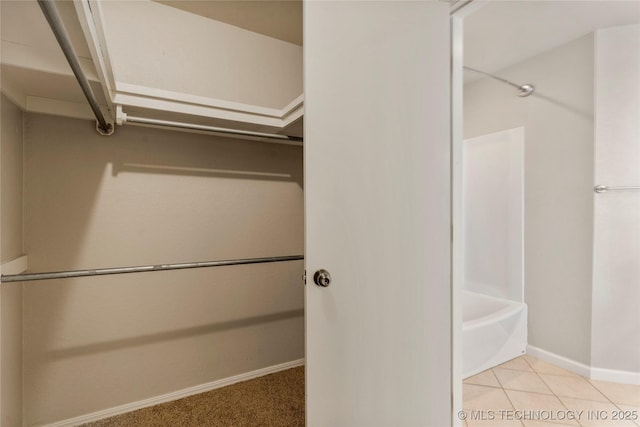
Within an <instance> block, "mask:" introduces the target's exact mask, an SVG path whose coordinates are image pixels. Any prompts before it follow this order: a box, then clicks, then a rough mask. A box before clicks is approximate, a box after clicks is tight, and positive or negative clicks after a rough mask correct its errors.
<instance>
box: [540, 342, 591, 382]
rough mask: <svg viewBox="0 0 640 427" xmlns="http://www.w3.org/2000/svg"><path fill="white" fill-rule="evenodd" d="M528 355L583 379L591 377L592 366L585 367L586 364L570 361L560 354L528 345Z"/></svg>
mask: <svg viewBox="0 0 640 427" xmlns="http://www.w3.org/2000/svg"><path fill="white" fill-rule="evenodd" d="M527 354H530V355H531V356H535V357H537V358H538V359H542V360H544V361H545V362H549V363H553V364H554V365H556V366H559V367H560V368H562V369H566V370H567V371H571V372H574V373H576V374H578V375H582V376H583V377H587V378H589V377H590V374H591V367H590V366H588V365H585V364H584V363H580V362H576V361H575V360H573V359H569V358H568V357H564V356H560V355H558V354H555V353H551V352H550V351H547V350H543V349H541V348H538V347H534V346H532V345H527Z"/></svg>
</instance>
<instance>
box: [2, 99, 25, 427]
mask: <svg viewBox="0 0 640 427" xmlns="http://www.w3.org/2000/svg"><path fill="white" fill-rule="evenodd" d="M0 110H1V113H2V114H1V117H2V118H1V122H0V128H1V135H0V188H1V199H0V203H1V210H0V217H1V223H2V225H1V227H0V240H1V241H2V244H1V245H0V262H2V263H5V262H8V261H12V260H13V259H15V258H17V257H18V256H20V255H22V251H23V241H22V172H23V169H22V164H23V161H22V159H23V157H22V152H23V150H22V147H23V145H22V140H23V139H22V136H23V132H22V130H23V126H22V125H23V113H22V111H21V110H20V109H19V108H18V107H17V106H15V105H14V104H12V103H11V101H9V100H8V99H7V98H6V97H5V96H4V95H3V96H2V100H1V106H0ZM0 383H1V388H0V415H1V416H0V425H1V426H2V427H5V426H7V427H10V426H20V425H22V284H21V283H3V284H2V285H0Z"/></svg>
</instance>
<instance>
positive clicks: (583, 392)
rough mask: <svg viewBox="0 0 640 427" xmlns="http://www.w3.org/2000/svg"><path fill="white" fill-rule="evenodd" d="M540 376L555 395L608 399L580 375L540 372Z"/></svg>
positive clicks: (605, 400) (604, 400) (603, 400)
mask: <svg viewBox="0 0 640 427" xmlns="http://www.w3.org/2000/svg"><path fill="white" fill-rule="evenodd" d="M540 378H542V380H543V381H544V382H545V383H546V384H547V386H549V388H550V389H551V391H553V393H554V394H556V395H557V396H564V397H573V398H575V399H586V400H600V401H602V402H607V401H608V399H607V398H606V397H605V396H604V395H603V394H602V393H600V392H599V391H598V390H597V389H596V388H595V387H594V386H592V385H591V383H590V382H589V381H587V380H586V379H585V378H583V377H580V376H577V375H575V376H564V375H548V374H540Z"/></svg>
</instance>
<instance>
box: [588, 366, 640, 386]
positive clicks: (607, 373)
mask: <svg viewBox="0 0 640 427" xmlns="http://www.w3.org/2000/svg"><path fill="white" fill-rule="evenodd" d="M591 379H592V380H601V381H612V382H614V383H623V384H634V385H640V372H629V371H617V370H615V369H604V368H591Z"/></svg>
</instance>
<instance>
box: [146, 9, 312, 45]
mask: <svg viewBox="0 0 640 427" xmlns="http://www.w3.org/2000/svg"><path fill="white" fill-rule="evenodd" d="M154 1H156V2H158V3H162V4H165V5H167V6H171V7H175V8H177V9H181V10H184V11H186V12H191V13H194V14H196V15H200V16H204V17H207V18H210V19H215V20H216V21H222V22H225V23H227V24H231V25H234V26H236V27H240V28H244V29H245V30H249V31H253V32H255V33H259V34H264V35H266V36H269V37H273V38H276V39H278V40H283V41H286V42H289V43H293V44H297V45H299V46H302V0H285V1H281V0H258V1H256V0H234V1H224V0H221V1H217V0H215V1H212V0H199V1H198V0H196V1H192V0H154Z"/></svg>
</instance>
